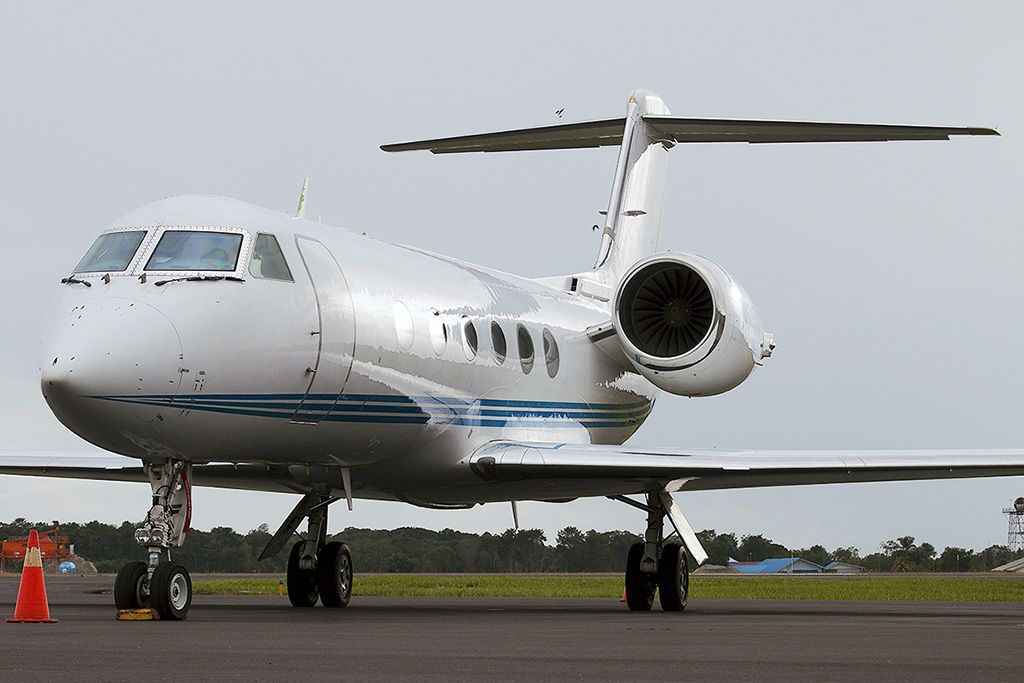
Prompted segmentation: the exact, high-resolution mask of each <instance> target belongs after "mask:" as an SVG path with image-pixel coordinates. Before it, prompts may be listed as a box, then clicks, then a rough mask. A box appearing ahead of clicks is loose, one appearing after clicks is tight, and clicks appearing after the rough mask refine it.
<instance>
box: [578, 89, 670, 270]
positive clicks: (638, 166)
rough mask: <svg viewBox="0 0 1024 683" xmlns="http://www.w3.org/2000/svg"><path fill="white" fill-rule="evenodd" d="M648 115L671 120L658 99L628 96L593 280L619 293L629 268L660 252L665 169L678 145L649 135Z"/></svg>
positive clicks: (646, 94) (639, 92)
mask: <svg viewBox="0 0 1024 683" xmlns="http://www.w3.org/2000/svg"><path fill="white" fill-rule="evenodd" d="M645 115H652V116H669V115H670V112H669V110H668V107H666V106H665V103H664V102H663V101H662V100H661V98H660V97H658V96H657V95H655V94H654V93H652V92H649V91H647V90H634V91H633V94H632V95H630V96H629V106H628V108H627V113H626V123H625V128H624V130H623V136H622V146H621V147H620V149H619V159H618V161H617V162H616V164H615V178H614V181H613V182H612V192H611V197H609V199H608V212H607V215H606V216H605V226H604V231H603V233H602V235H601V248H600V251H599V252H598V256H597V262H596V263H595V264H594V272H593V275H592V276H591V277H592V278H593V279H594V280H596V281H597V282H599V283H600V284H602V285H605V286H606V287H615V285H617V284H618V282H619V279H620V278H621V277H622V276H623V275H624V274H625V272H626V271H627V270H628V269H629V267H630V266H632V265H633V264H634V263H636V262H637V261H639V260H640V259H641V258H644V257H645V256H650V255H651V254H653V253H654V252H655V251H656V250H657V248H658V233H659V232H660V230H661V213H662V209H663V207H664V203H665V193H664V189H665V172H666V168H665V164H666V160H667V156H668V149H669V148H670V147H671V146H672V145H673V144H674V143H673V141H672V139H671V138H667V137H665V136H663V135H659V134H658V133H657V132H656V131H654V130H653V129H651V127H650V126H649V125H648V123H647V122H645V121H644V118H643V117H644V116H645Z"/></svg>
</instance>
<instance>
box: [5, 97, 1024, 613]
mask: <svg viewBox="0 0 1024 683" xmlns="http://www.w3.org/2000/svg"><path fill="white" fill-rule="evenodd" d="M950 135H997V133H996V132H995V131H994V130H990V129H986V128H937V127H923V126H890V125H866V124H844V123H839V124H837V123H801V122H781V121H741V120H719V119H692V118H677V117H673V116H672V115H671V114H670V113H669V111H668V109H667V108H666V106H665V104H664V103H663V102H662V100H661V99H660V98H659V97H658V96H657V95H655V94H653V93H650V92H646V91H642V90H637V91H635V92H634V93H633V94H632V95H631V96H630V97H629V102H628V107H627V113H626V116H625V117H624V118H615V119H608V120H605V121H590V122H585V123H570V124H564V125H556V126H548V127H542V128H529V129H524V130H516V131H506V132H499V133H488V134H483V135H471V136H464V137H455V138H445V139H438V140H429V141H424V142H412V143H405V144H397V145H386V146H384V147H383V149H384V150H386V151H389V152H397V151H405V150H430V151H431V152H433V153H435V154H442V153H455V152H499V151H517V150H527V149H566V148H582V147H598V146H602V145H619V146H620V147H621V151H620V153H619V157H618V161H617V163H616V166H615V176H614V182H613V184H612V191H611V198H610V200H609V202H608V210H607V213H606V216H607V219H606V224H605V226H604V231H603V235H602V241H601V246H600V252H599V254H598V257H597V262H596V264H595V266H594V267H593V268H592V269H591V270H587V271H585V272H579V273H576V274H572V275H566V276H564V277H554V278H542V279H529V278H525V277H520V276H516V275H511V274H508V273H503V272H499V271H495V270H492V269H489V268H484V267H481V266H476V265H472V264H469V263H465V262H463V261H459V260H456V259H452V258H448V257H445V256H441V255H439V254H435V253H432V252H429V251H426V250H423V249H419V248H415V247H409V246H402V245H395V244H388V243H385V242H380V241H378V240H375V239H372V238H369V237H366V236H361V235H358V234H355V233H352V232H349V231H346V230H343V229H340V228H336V227H329V226H326V225H322V224H320V223H318V222H313V221H309V220H305V219H304V218H303V217H302V213H303V211H302V206H303V202H304V199H305V192H303V195H302V198H301V199H300V206H299V211H298V213H297V215H296V216H294V217H293V216H290V215H285V214H282V213H276V212H274V211H269V210H266V209H262V208H258V207H256V206H252V205H249V204H244V203H242V202H238V201H233V200H230V199H224V198H220V197H212V196H187V197H175V198H170V199H162V200H159V201H156V202H153V203H151V204H147V205H145V206H143V207H141V208H139V209H136V210H135V211H132V212H131V213H129V214H127V215H126V216H124V217H122V218H120V219H118V220H117V221H115V222H114V223H113V224H112V225H111V226H110V227H109V228H108V229H106V230H104V231H103V232H102V234H100V236H99V237H98V238H97V240H96V242H95V243H94V244H93V246H92V248H90V249H89V251H88V252H87V253H86V254H85V256H84V257H83V258H82V260H81V262H80V263H79V264H78V265H77V266H76V267H75V268H74V269H73V270H72V271H71V273H70V275H68V277H66V278H65V279H64V280H62V283H63V288H62V291H61V292H60V295H59V299H58V302H57V304H56V308H55V314H54V317H53V320H52V325H51V328H50V329H49V331H48V333H47V335H46V337H45V341H44V352H43V353H44V355H43V359H42V376H41V384H42V391H43V395H44V396H45V397H46V401H47V403H48V404H49V406H50V408H51V409H52V410H53V412H54V414H55V415H56V416H57V418H58V419H60V421H61V422H62V423H64V425H66V426H67V427H68V428H69V429H70V430H72V431H73V432H75V433H76V434H78V435H79V436H81V437H82V438H84V439H86V440H88V441H90V442H91V443H93V444H95V445H96V446H98V447H100V448H102V449H104V450H105V451H108V452H109V453H108V454H105V455H104V454H98V455H97V454H94V455H82V454H69V453H49V454H35V455H27V454H14V453H8V454H3V455H0V474H18V475H31V476H49V477H72V478H85V479H100V480H114V481H144V482H145V481H148V482H149V484H150V485H151V487H152V506H151V508H150V510H149V512H148V514H147V515H146V518H145V521H144V522H143V523H142V525H141V526H140V527H139V529H138V530H137V531H136V534H135V537H136V540H137V541H138V542H139V543H140V544H141V545H142V546H144V547H145V548H146V549H147V551H148V558H149V559H148V562H141V561H140V562H132V563H129V564H127V565H125V566H124V567H123V568H122V569H121V571H120V572H119V573H118V575H117V579H116V581H115V586H114V600H115V603H116V605H117V607H118V608H121V609H125V608H139V607H146V606H149V607H152V608H153V609H155V610H157V611H158V612H159V614H160V616H161V617H163V618H165V619H183V618H184V617H185V616H186V614H187V612H188V609H189V606H190V604H191V597H192V590H191V579H190V577H189V573H188V571H187V570H186V569H185V567H183V566H182V565H181V564H179V563H176V562H173V561H172V559H171V550H172V549H173V548H175V547H178V546H180V545H181V544H182V543H183V541H184V539H185V535H186V532H187V531H188V528H189V523H190V517H191V487H192V485H193V484H194V485H198V486H215V487H225V488H236V489H247V490H257V491H278V492H291V493H296V494H299V495H300V496H301V499H300V500H299V502H298V504H297V505H296V506H295V509H294V510H293V511H292V513H291V514H290V515H289V516H288V518H287V519H286V520H285V521H284V523H283V524H282V525H281V528H280V529H279V530H278V531H277V533H276V534H275V535H274V537H273V539H272V540H271V542H270V543H269V545H268V547H267V548H266V550H265V551H264V553H263V557H266V556H269V555H272V554H274V553H277V552H279V551H280V550H281V549H282V548H283V547H284V546H285V545H286V544H287V543H288V541H289V539H291V537H292V535H293V533H294V532H295V531H296V530H297V528H298V527H299V525H300V524H301V523H302V522H303V520H307V523H308V533H307V534H306V535H305V537H304V539H305V540H301V541H298V542H296V543H295V544H294V545H293V546H292V548H291V554H290V556H289V559H288V596H289V598H290V600H291V603H292V604H293V605H295V606H297V607H310V606H313V605H314V604H315V603H316V602H317V601H318V600H319V601H320V602H322V604H323V605H324V606H325V607H344V606H345V605H347V604H348V602H349V597H350V594H351V590H352V559H351V555H350V553H349V549H348V548H347V547H346V546H345V544H344V543H340V542H338V541H331V542H328V540H327V510H328V506H329V505H331V504H332V503H334V502H336V501H338V500H342V499H344V500H346V501H347V504H348V506H349V507H350V508H351V506H352V500H353V499H354V498H369V499H378V500H398V501H404V502H406V503H411V504H413V505H419V506H423V507H429V508H470V507H473V506H474V505H478V504H481V503H485V502H492V501H505V502H508V501H511V502H512V505H513V510H514V506H515V501H522V500H543V501H568V500H572V499H575V498H580V497H584V496H606V497H608V498H612V499H615V500H618V501H621V502H623V503H628V504H629V505H632V506H633V507H636V508H638V509H640V510H642V511H643V512H644V513H646V516H647V527H646V533H645V535H644V538H645V540H644V542H642V543H637V544H635V545H634V546H633V547H632V548H631V549H630V551H629V554H628V557H627V559H626V569H625V586H626V596H627V603H628V606H629V609H631V610H649V609H650V608H651V607H652V605H653V602H654V598H655V595H656V593H657V595H658V596H659V598H660V602H661V606H662V608H663V609H665V610H673V611H679V610H682V609H684V607H685V606H686V600H687V592H688V582H689V563H688V559H687V552H686V551H688V554H689V557H692V559H693V560H694V561H695V562H696V563H697V564H699V563H701V562H703V561H705V560H706V559H707V554H706V553H705V551H704V549H703V548H702V547H701V544H700V542H699V540H698V539H697V537H696V535H695V534H694V532H693V530H692V529H691V527H690V525H689V524H688V523H687V521H686V519H685V518H684V517H683V515H682V513H681V512H680V509H679V507H678V506H677V505H676V503H675V502H674V500H673V498H672V494H673V493H675V492H677V491H688V490H708V489H727V488H742V487H751V486H785V485H799V484H821V483H831V482H865V481H889V480H905V479H938V478H957V477H989V476H1003V475H1024V449H1013V450H956V451H952V450H951V451H821V452H792V451H749V450H748V451H722V450H707V449H693V448H684V447H674V448H669V449H664V450H655V449H646V448H631V447H628V446H624V445H622V444H623V443H624V442H625V441H626V440H627V439H628V438H629V437H630V436H631V435H632V434H633V433H634V432H635V431H636V430H637V429H639V427H640V425H641V424H643V421H644V419H645V418H646V417H647V415H648V414H649V413H650V411H651V409H652V407H653V405H654V400H655V397H656V394H657V392H658V390H659V389H660V390H663V391H667V392H669V393H672V394H676V395H683V396H711V395H715V394H720V393H723V392H726V391H729V390H730V389H732V388H734V387H736V386H737V385H739V384H740V383H741V382H743V381H744V380H745V379H746V378H747V376H748V375H750V373H751V371H752V370H753V369H754V367H755V366H758V365H761V364H762V361H764V359H766V358H768V357H769V356H771V354H772V350H773V348H774V346H775V343H774V341H773V339H772V336H771V335H770V334H768V333H766V332H765V330H764V329H763V327H762V325H761V321H760V319H759V317H758V314H757V312H756V311H755V309H754V306H753V304H752V303H751V301H750V299H749V297H748V296H747V294H746V292H745V291H744V290H743V289H742V288H741V287H740V285H739V283H737V282H736V280H735V279H734V278H732V277H731V276H730V275H729V273H728V272H726V271H725V270H724V269H723V268H722V267H721V266H719V265H718V264H716V263H714V262H712V261H710V260H708V259H706V258H704V257H701V256H696V255H693V254H687V253H678V252H658V251H657V244H658V232H659V226H660V222H661V208H662V203H663V202H662V199H663V194H664V183H665V162H666V157H667V155H668V151H669V150H670V149H671V148H672V147H674V146H675V145H677V144H681V143H689V142H751V143H769V142H842V141H885V140H945V139H948V137H949V136H950ZM115 454H116V455H115ZM122 456H126V457H128V458H133V459H135V460H136V461H140V462H135V463H132V464H128V463H126V462H125V461H124V457H122ZM631 495H633V496H640V499H639V500H637V499H635V498H630V497H628V496H631ZM666 518H667V519H668V520H669V522H670V524H671V527H672V529H674V532H675V534H674V535H677V536H678V541H676V539H672V542H669V539H671V537H672V535H673V534H668V535H666V533H665V527H664V521H665V519H666Z"/></svg>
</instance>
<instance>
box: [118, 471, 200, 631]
mask: <svg viewBox="0 0 1024 683" xmlns="http://www.w3.org/2000/svg"><path fill="white" fill-rule="evenodd" d="M145 470H146V476H147V477H148V478H149V485H150V488H151V489H152V492H153V505H152V507H151V508H150V509H149V513H148V514H147V515H146V519H145V521H144V522H143V523H142V526H141V527H139V528H138V529H136V530H135V540H136V542H137V543H139V544H140V545H143V546H145V547H146V550H147V555H148V558H149V561H148V562H129V563H128V564H126V565H124V566H123V567H121V570H120V571H119V572H117V578H116V579H114V604H115V605H116V606H117V609H119V610H122V609H141V608H146V607H150V608H152V609H154V610H156V611H157V613H158V614H159V615H160V618H161V619H167V620H172V621H177V620H181V619H184V618H185V617H186V616H187V615H188V610H189V607H191V606H192V577H191V576H189V573H188V570H187V569H185V567H184V566H182V565H181V564H180V563H178V562H172V561H171V548H177V547H179V546H180V545H181V544H182V543H184V542H185V534H186V533H188V526H189V522H190V520H191V516H192V487H191V485H190V483H189V473H190V467H189V465H188V463H186V462H184V461H182V460H166V461H164V462H159V463H147V464H146V465H145Z"/></svg>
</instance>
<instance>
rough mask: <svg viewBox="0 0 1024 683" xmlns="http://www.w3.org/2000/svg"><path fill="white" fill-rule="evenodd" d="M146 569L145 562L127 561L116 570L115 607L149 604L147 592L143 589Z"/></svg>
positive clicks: (126, 607)
mask: <svg viewBox="0 0 1024 683" xmlns="http://www.w3.org/2000/svg"><path fill="white" fill-rule="evenodd" d="M148 571H149V568H148V567H147V566H146V563H145V562H129V563H128V564H126V565H124V566H123V567H121V569H119V570H118V572H117V578H115V579H114V606H115V607H117V609H142V608H143V607H148V606H149V593H148V591H147V590H145V587H146V585H145V582H146V579H147V578H148Z"/></svg>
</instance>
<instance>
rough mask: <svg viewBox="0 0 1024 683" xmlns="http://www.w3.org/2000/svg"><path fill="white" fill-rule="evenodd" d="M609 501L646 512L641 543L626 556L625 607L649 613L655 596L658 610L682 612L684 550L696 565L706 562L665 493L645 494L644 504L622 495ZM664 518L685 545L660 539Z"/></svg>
mask: <svg viewBox="0 0 1024 683" xmlns="http://www.w3.org/2000/svg"><path fill="white" fill-rule="evenodd" d="M612 498H613V499H615V500H619V501H622V502H623V503H627V504H629V505H632V506H633V507H636V508H639V509H641V510H644V511H645V512H646V513H647V531H646V532H645V533H644V541H643V543H634V544H633V545H632V546H630V548H629V553H628V554H627V556H626V606H627V607H629V609H630V610H631V611H634V612H646V611H649V610H650V609H651V607H653V606H654V596H655V594H657V596H658V601H659V602H660V603H661V609H662V610H664V611H666V612H681V611H683V610H684V609H686V601H687V598H688V596H689V591H690V567H689V563H688V561H687V552H686V551H687V547H689V549H690V551H691V552H692V553H693V555H694V557H695V559H696V560H697V563H698V564H699V563H700V562H703V561H704V560H706V559H707V554H706V553H705V552H704V548H703V547H701V545H700V542H699V541H698V540H697V537H696V535H695V534H694V533H693V530H692V529H691V528H690V525H689V524H688V523H687V522H686V520H685V519H684V518H683V516H682V513H680V512H679V508H678V507H676V505H675V503H673V502H672V497H671V495H669V494H668V493H667V492H665V491H662V492H658V493H648V494H647V504H646V505H645V504H643V503H638V502H637V501H635V500H632V499H630V498H626V497H625V496H613V497H612ZM666 516H668V518H669V521H670V522H671V523H672V526H673V527H675V530H676V533H677V534H678V535H679V537H680V540H681V541H683V543H685V544H686V545H684V544H683V543H671V542H668V541H667V539H666V538H665V536H664V526H665V517H666Z"/></svg>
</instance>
